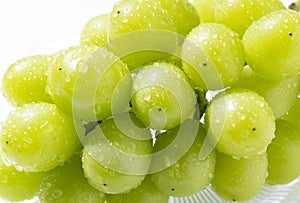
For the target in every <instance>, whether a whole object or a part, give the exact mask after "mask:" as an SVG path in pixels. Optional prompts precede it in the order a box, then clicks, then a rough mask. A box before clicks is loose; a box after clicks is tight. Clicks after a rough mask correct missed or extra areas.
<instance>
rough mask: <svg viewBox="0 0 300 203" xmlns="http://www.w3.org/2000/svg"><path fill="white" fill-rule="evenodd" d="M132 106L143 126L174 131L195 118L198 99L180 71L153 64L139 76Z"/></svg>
mask: <svg viewBox="0 0 300 203" xmlns="http://www.w3.org/2000/svg"><path fill="white" fill-rule="evenodd" d="M131 104H132V110H133V112H134V113H135V114H136V115H137V117H138V118H139V119H140V120H141V121H142V122H143V123H144V125H146V126H150V127H151V128H154V129H171V128H174V127H175V126H177V125H179V124H180V123H182V122H183V121H184V120H186V119H187V118H192V117H193V116H194V113H195V110H196V107H195V105H196V95H195V92H194V91H193V89H192V88H191V86H190V85H189V83H188V80H187V78H186V76H185V74H184V73H183V71H182V70H181V69H179V68H178V67H177V66H175V65H172V64H167V63H154V64H153V65H152V66H146V67H144V68H143V69H141V70H140V71H139V72H138V73H137V74H136V76H135V78H134V81H133V96H132V99H131Z"/></svg>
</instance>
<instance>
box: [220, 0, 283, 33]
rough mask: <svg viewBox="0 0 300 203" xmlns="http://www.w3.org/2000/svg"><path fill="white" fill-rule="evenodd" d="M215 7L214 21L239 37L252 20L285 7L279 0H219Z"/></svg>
mask: <svg viewBox="0 0 300 203" xmlns="http://www.w3.org/2000/svg"><path fill="white" fill-rule="evenodd" d="M215 7H216V8H215V18H216V22H218V23H222V24H224V25H226V26H228V27H230V28H231V29H232V30H234V31H235V32H237V33H238V34H239V35H240V37H242V36H243V34H244V32H245V31H246V29H247V28H248V27H249V26H250V25H251V24H252V22H254V21H256V20H258V19H260V18H261V17H262V16H264V15H266V14H267V13H271V12H273V11H276V10H281V9H285V7H284V5H283V4H282V3H281V1H280V0H221V1H217V3H216V6H215ZM257 32H258V31H257ZM258 33H259V32H258Z"/></svg>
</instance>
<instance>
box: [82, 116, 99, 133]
mask: <svg viewBox="0 0 300 203" xmlns="http://www.w3.org/2000/svg"><path fill="white" fill-rule="evenodd" d="M100 123H102V120H99V121H90V122H88V123H86V124H84V128H85V134H84V136H87V135H88V134H89V133H90V132H91V131H93V130H94V129H95V128H96V126H97V125H99V124H100Z"/></svg>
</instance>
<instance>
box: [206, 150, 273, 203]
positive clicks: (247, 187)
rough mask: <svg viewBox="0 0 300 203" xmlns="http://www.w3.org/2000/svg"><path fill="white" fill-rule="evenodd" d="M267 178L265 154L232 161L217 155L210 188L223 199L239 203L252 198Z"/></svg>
mask: <svg viewBox="0 0 300 203" xmlns="http://www.w3.org/2000/svg"><path fill="white" fill-rule="evenodd" d="M267 176H268V160H267V155H266V153H264V154H261V155H257V156H253V157H251V158H248V159H243V158H241V159H234V158H232V157H230V156H226V155H224V154H221V153H218V154H217V164H216V171H215V178H214V179H213V181H212V187H213V189H214V190H215V191H216V192H217V193H218V194H219V195H220V196H221V197H223V198H224V199H226V200H231V201H238V202H240V201H245V200H248V199H251V198H252V197H254V196H255V195H256V194H257V193H258V192H259V191H260V190H261V189H262V187H263V185H264V183H265V180H266V177H267Z"/></svg>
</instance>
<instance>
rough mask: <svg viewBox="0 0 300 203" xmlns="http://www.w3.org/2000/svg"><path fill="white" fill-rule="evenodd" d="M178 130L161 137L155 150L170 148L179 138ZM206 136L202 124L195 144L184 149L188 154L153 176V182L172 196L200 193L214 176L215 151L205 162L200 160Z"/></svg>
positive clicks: (158, 138)
mask: <svg viewBox="0 0 300 203" xmlns="http://www.w3.org/2000/svg"><path fill="white" fill-rule="evenodd" d="M187 122H188V121H187ZM199 124H200V123H199ZM178 129H179V127H177V128H175V129H172V130H169V131H167V132H165V133H163V134H161V135H159V136H158V137H157V140H156V143H155V145H154V150H155V151H156V152H159V151H161V150H162V149H164V148H165V146H168V145H169V144H170V143H171V142H172V141H173V140H174V139H175V137H176V136H177V133H178ZM186 133H189V132H186ZM186 136H188V135H186ZM205 136H206V132H205V129H204V127H203V125H202V124H200V125H199V128H198V133H197V136H196V138H195V140H194V143H193V144H192V146H191V147H190V148H189V149H184V150H185V151H186V154H185V155H184V156H183V157H182V158H181V159H180V160H178V161H177V162H175V163H174V164H172V165H171V166H169V167H168V168H166V169H164V170H162V171H159V172H156V173H153V174H152V175H151V180H152V181H153V183H154V184H155V185H156V186H157V187H158V188H159V189H160V190H161V191H163V192H165V193H166V194H168V195H170V196H175V197H184V196H190V195H193V194H195V193H197V192H199V191H200V190H202V189H204V188H205V187H206V186H207V185H208V184H209V183H210V181H211V180H212V178H213V176H214V168H215V164H216V153H215V151H213V152H212V153H211V154H209V156H208V157H206V158H205V159H204V160H200V159H199V154H200V149H201V148H202V146H203V142H204V138H205Z"/></svg>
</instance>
